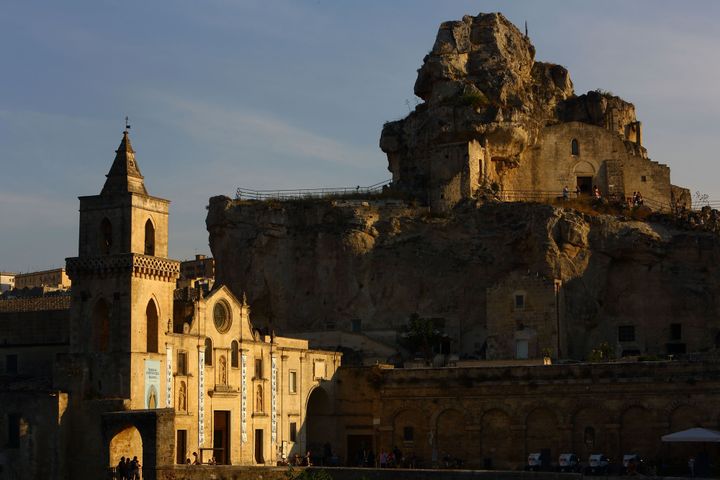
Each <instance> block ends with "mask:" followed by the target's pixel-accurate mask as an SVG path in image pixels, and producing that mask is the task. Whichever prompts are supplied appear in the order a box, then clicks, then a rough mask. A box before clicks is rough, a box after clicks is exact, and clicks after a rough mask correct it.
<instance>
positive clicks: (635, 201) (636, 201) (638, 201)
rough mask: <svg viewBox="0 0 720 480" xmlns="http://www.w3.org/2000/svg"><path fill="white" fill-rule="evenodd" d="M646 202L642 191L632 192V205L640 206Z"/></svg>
mask: <svg viewBox="0 0 720 480" xmlns="http://www.w3.org/2000/svg"><path fill="white" fill-rule="evenodd" d="M643 203H644V200H643V196H642V194H641V193H640V192H633V194H632V206H633V207H639V206H640V205H642V204H643Z"/></svg>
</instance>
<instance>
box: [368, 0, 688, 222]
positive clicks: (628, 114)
mask: <svg viewBox="0 0 720 480" xmlns="http://www.w3.org/2000/svg"><path fill="white" fill-rule="evenodd" d="M415 95H417V96H418V97H420V98H421V99H422V100H423V103H420V104H419V105H418V106H417V107H416V108H415V110H414V111H413V112H411V113H410V114H409V115H408V116H407V117H406V118H404V119H402V120H398V121H395V122H388V123H386V124H385V126H384V128H383V133H382V136H381V138H380V147H381V148H382V150H383V151H384V152H385V153H386V154H387V157H388V169H389V170H390V171H391V172H392V181H393V187H394V188H395V189H397V190H399V191H402V192H405V193H409V194H411V195H413V196H414V197H416V198H419V199H421V200H423V201H425V202H426V203H427V204H428V205H429V206H430V207H431V208H432V209H433V210H434V211H436V212H442V211H447V210H449V209H451V208H453V207H454V206H455V205H456V204H458V203H460V202H462V201H463V200H474V199H476V198H478V196H479V194H482V193H487V192H493V193H495V194H497V195H498V196H499V198H501V199H505V200H538V199H551V198H556V197H558V196H560V195H561V194H562V191H563V189H564V188H565V187H567V188H568V189H569V190H570V191H572V192H573V195H574V194H575V192H576V190H577V191H579V192H580V194H581V195H589V194H590V193H591V191H592V190H593V189H594V187H597V188H598V189H599V191H600V192H601V195H602V196H603V197H608V198H610V199H613V200H617V201H631V199H632V196H633V193H634V192H637V191H640V192H641V193H642V195H643V197H644V198H645V200H646V205H648V206H651V208H653V209H658V210H670V209H671V208H675V207H677V206H681V205H684V206H689V201H690V195H689V191H688V190H686V189H682V188H679V187H674V186H673V185H672V184H671V182H670V169H669V168H668V167H667V166H666V165H662V164H659V163H657V162H653V161H651V160H650V159H649V158H648V155H647V151H646V149H645V147H644V146H643V144H642V126H641V123H640V122H639V121H638V120H637V118H636V115H635V107H634V106H633V105H632V104H631V103H629V102H626V101H624V100H622V99H620V98H619V97H616V96H614V95H612V94H611V93H609V92H603V91H599V90H597V91H591V92H588V93H587V94H584V95H579V96H577V95H575V93H574V91H573V85H572V81H571V80H570V75H569V73H568V71H567V70H566V69H565V68H563V67H562V66H560V65H555V64H552V63H544V62H538V61H536V60H535V47H534V46H533V45H532V44H531V43H530V39H529V38H528V37H527V35H523V34H522V33H521V32H520V31H519V30H518V29H517V28H516V27H515V26H514V25H513V24H512V23H510V22H509V21H508V20H507V19H506V18H505V17H503V16H502V15H501V14H499V13H490V14H482V13H481V14H479V15H477V16H475V17H473V16H465V17H463V19H462V20H459V21H451V22H445V23H443V24H442V25H441V26H440V29H439V31H438V34H437V38H436V40H435V44H434V45H433V47H432V49H431V51H430V53H429V54H428V55H427V56H426V57H425V59H424V61H423V65H422V67H421V68H420V69H419V70H418V77H417V81H416V83H415Z"/></svg>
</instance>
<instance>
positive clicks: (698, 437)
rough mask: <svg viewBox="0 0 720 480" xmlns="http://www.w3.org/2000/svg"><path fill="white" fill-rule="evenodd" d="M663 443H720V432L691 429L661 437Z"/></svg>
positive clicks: (706, 429)
mask: <svg viewBox="0 0 720 480" xmlns="http://www.w3.org/2000/svg"><path fill="white" fill-rule="evenodd" d="M661 439H662V441H663V442H715V443H720V432H718V431H717V430H710V429H709V428H700V427H696V428H689V429H687V430H681V431H679V432H675V433H668V434H667V435H663V436H662V437H661Z"/></svg>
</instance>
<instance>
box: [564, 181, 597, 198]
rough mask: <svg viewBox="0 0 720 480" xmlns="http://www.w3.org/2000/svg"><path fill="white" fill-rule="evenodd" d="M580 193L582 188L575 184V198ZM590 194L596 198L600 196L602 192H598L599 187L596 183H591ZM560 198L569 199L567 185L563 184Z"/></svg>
mask: <svg viewBox="0 0 720 480" xmlns="http://www.w3.org/2000/svg"><path fill="white" fill-rule="evenodd" d="M581 193H582V190H581V189H580V185H577V186H576V187H575V198H578V197H580V194H581ZM591 194H592V196H593V197H594V198H596V199H598V200H599V199H601V198H602V193H600V189H599V188H598V186H597V185H593V187H592V192H591ZM562 198H563V200H569V199H570V189H569V188H568V186H567V185H565V186H564V187H563V189H562Z"/></svg>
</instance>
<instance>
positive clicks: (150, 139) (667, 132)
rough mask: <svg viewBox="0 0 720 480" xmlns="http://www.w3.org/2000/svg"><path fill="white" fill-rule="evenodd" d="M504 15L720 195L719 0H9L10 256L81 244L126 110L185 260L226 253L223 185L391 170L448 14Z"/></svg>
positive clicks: (3, 39)
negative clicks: (210, 209) (419, 73)
mask: <svg viewBox="0 0 720 480" xmlns="http://www.w3.org/2000/svg"><path fill="white" fill-rule="evenodd" d="M491 11H501V12H503V13H504V14H505V15H506V16H507V17H508V18H509V19H510V20H511V21H513V22H514V23H515V24H516V25H518V26H520V28H522V25H523V23H524V21H526V20H527V22H528V26H529V33H530V37H531V39H532V41H533V43H534V44H535V47H536V49H537V55H536V58H537V59H538V60H544V61H550V62H555V63H560V64H562V65H564V66H566V67H567V68H568V69H569V70H570V74H571V77H572V79H573V82H574V84H575V91H576V93H584V92H586V91H587V90H592V89H595V88H603V89H605V90H610V91H612V92H614V93H615V94H617V95H620V96H622V97H623V98H625V99H626V100H629V101H631V102H633V103H634V104H635V106H636V110H637V114H638V118H639V119H640V120H642V121H643V128H644V130H643V134H644V143H645V145H646V147H647V148H648V150H649V154H650V156H651V158H652V159H653V160H656V161H659V162H661V163H666V164H668V165H669V166H670V167H671V169H672V178H673V182H674V183H675V184H678V185H683V186H687V187H689V188H690V189H691V190H692V191H693V192H695V191H701V192H703V193H707V194H709V195H710V196H711V198H713V199H716V200H720V185H719V184H718V181H717V178H718V174H719V173H720V167H718V165H717V161H716V158H715V157H716V152H717V151H718V150H720V149H719V148H718V147H719V145H718V143H719V141H720V140H719V138H720V134H719V133H720V132H718V125H720V90H719V89H718V87H717V82H718V78H720V62H718V60H719V57H720V55H719V53H718V46H719V45H720V28H717V25H718V22H719V21H720V2H715V1H693V2H671V1H662V0H636V1H633V2H628V1H625V0H622V1H612V0H603V1H602V2H590V1H578V0H563V1H561V0H555V1H553V0H546V1H542V2H541V1H537V0H527V1H507V0H506V1H472V2H471V1H460V0H458V1H451V0H445V1H431V0H393V1H387V0H363V1H356V2H350V1H343V0H315V1H288V0H278V1H260V0H258V1H255V0H247V1H230V0H205V1H203V2H197V1H183V0H174V1H152V2H148V1H132V0H128V1H116V0H92V1H64V2H57V1H47V2H41V1H32V0H23V1H20V0H17V1H16V0H5V1H4V2H3V7H2V9H0V52H1V54H2V59H3V62H2V67H0V71H2V75H0V145H1V146H2V150H1V151H0V244H1V245H2V248H1V249H0V270H4V271H6V270H9V271H31V270H37V269H43V268H52V267H55V266H61V265H63V264H64V258H65V257H68V256H74V255H76V254H77V228H78V227H77V218H78V214H77V209H78V200H77V196H80V195H93V194H97V193H99V191H100V188H101V187H102V184H103V181H104V175H105V174H106V173H107V171H108V169H109V168H110V164H111V162H112V159H113V157H114V150H115V148H117V145H118V144H119V142H120V138H121V132H122V129H123V122H124V117H125V115H128V116H130V122H131V124H132V130H131V136H132V140H133V146H134V147H135V150H136V151H137V160H138V163H139V165H140V168H141V170H142V172H143V174H144V175H145V181H146V185H147V187H148V190H149V192H150V193H151V194H153V195H156V196H160V197H164V198H168V199H170V200H172V202H173V203H172V205H171V217H170V235H171V237H170V255H171V256H172V257H174V258H178V259H185V258H190V257H192V256H193V255H194V254H195V253H210V252H209V247H208V244H207V231H206V230H205V222H204V221H205V205H207V200H208V198H209V197H211V196H214V195H220V194H224V195H232V193H233V192H234V190H235V189H236V188H237V187H238V186H243V187H247V188H254V189H272V188H301V187H338V186H351V185H370V184H373V183H376V182H379V181H382V180H385V179H387V178H389V177H390V174H389V172H388V171H387V168H386V160H385V157H384V155H383V154H382V152H381V151H380V150H379V148H378V146H377V145H378V139H379V134H380V129H381V127H382V124H383V122H385V121H387V120H394V119H398V118H401V117H402V116H404V115H406V114H407V112H408V107H407V104H408V103H409V104H414V103H415V97H414V95H413V90H412V87H413V84H414V82H415V76H416V70H417V68H419V67H420V65H421V63H422V58H423V56H424V55H425V54H426V53H427V51H428V50H429V49H430V48H431V47H432V44H433V42H434V39H435V34H436V32H437V27H438V25H439V24H440V23H441V22H443V21H445V20H453V19H459V18H461V17H462V16H463V15H464V14H476V13H478V12H491Z"/></svg>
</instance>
